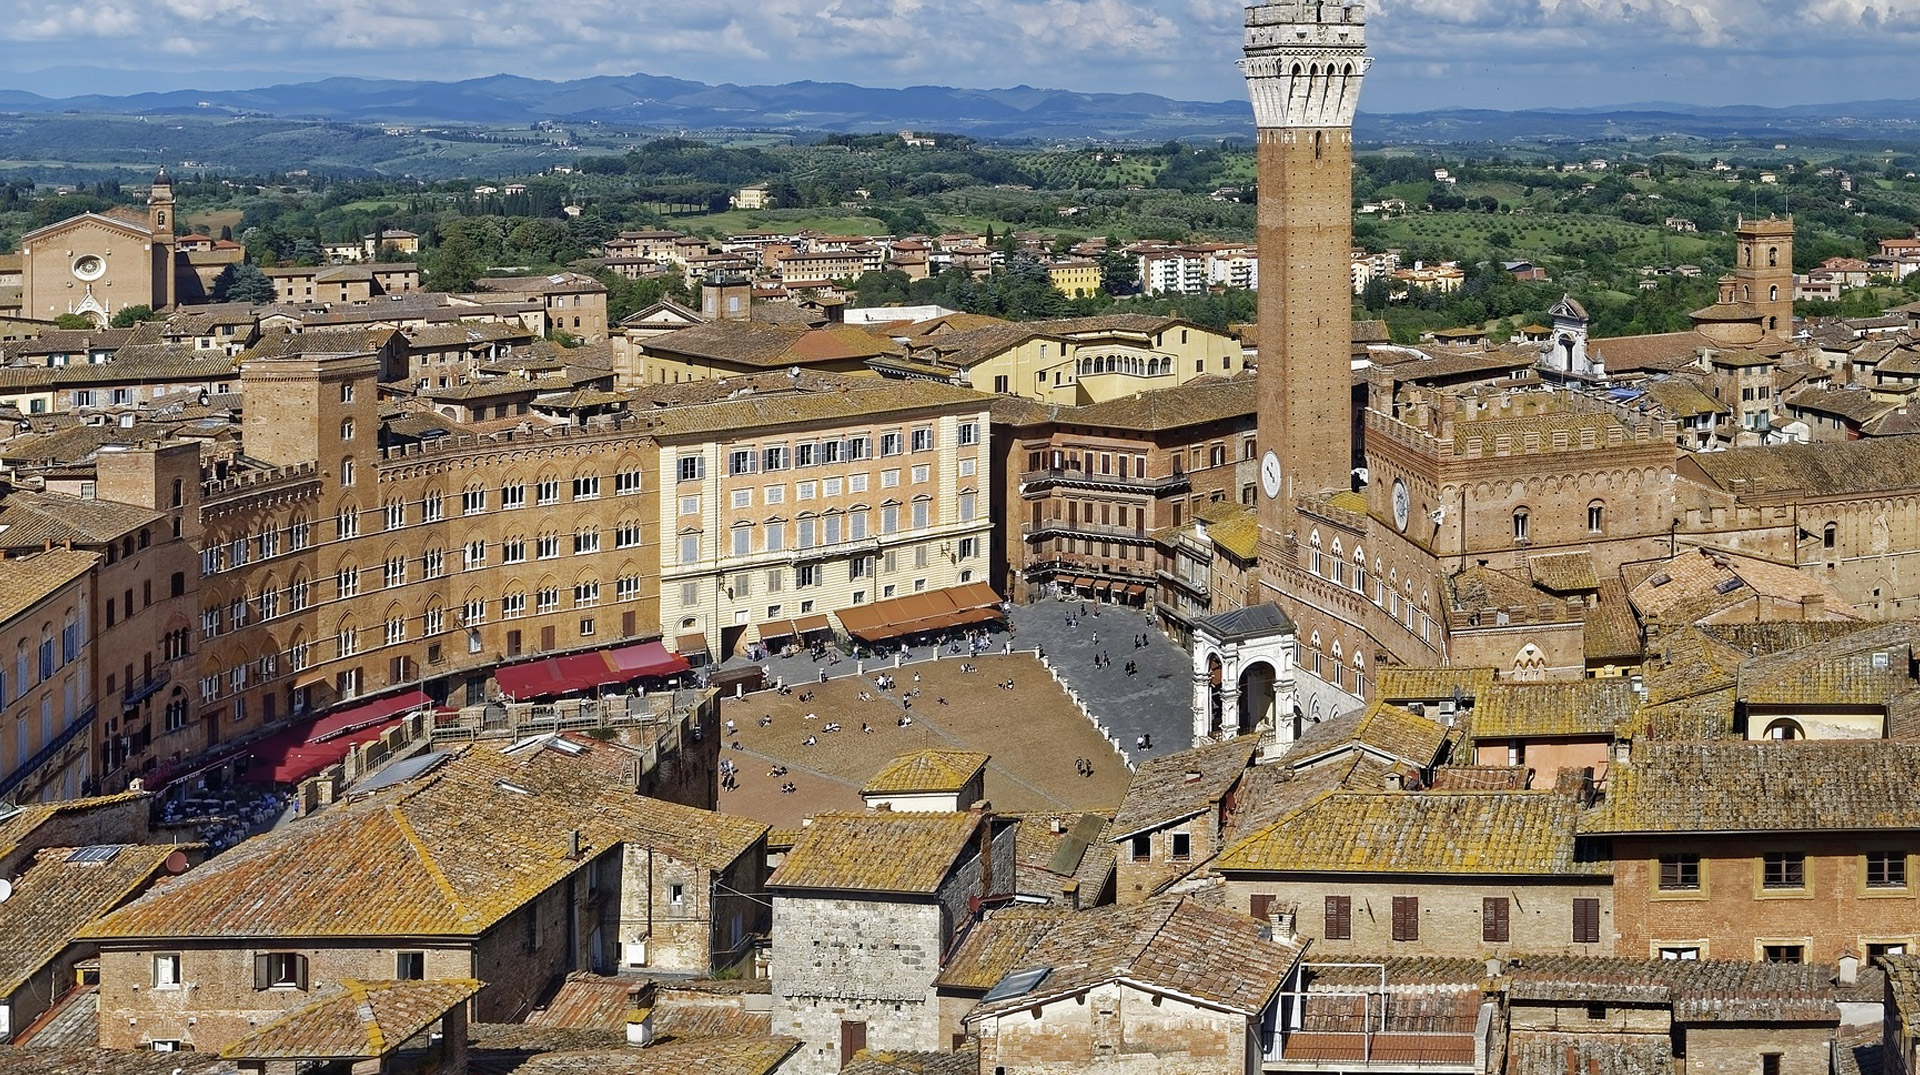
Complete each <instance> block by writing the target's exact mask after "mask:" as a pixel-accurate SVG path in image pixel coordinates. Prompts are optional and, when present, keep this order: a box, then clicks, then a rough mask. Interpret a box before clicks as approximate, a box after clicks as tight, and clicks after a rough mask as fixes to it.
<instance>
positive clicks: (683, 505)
mask: <svg viewBox="0 0 1920 1075" xmlns="http://www.w3.org/2000/svg"><path fill="white" fill-rule="evenodd" d="M680 514H682V515H698V514H700V498H699V497H697V496H683V497H681V498H680Z"/></svg>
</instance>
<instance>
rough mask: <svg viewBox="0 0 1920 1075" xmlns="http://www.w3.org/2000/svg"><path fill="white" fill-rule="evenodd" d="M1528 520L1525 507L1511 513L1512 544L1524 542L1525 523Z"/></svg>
mask: <svg viewBox="0 0 1920 1075" xmlns="http://www.w3.org/2000/svg"><path fill="white" fill-rule="evenodd" d="M1529 521H1530V517H1529V516H1528V514H1527V509H1525V508H1520V509H1518V510H1516V511H1515V512H1514V513H1513V543H1514V544H1516V545H1520V544H1524V543H1525V542H1526V540H1527V524H1528V522H1529Z"/></svg>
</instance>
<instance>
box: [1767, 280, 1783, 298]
mask: <svg viewBox="0 0 1920 1075" xmlns="http://www.w3.org/2000/svg"><path fill="white" fill-rule="evenodd" d="M1767 301H1768V302H1779V301H1780V285H1779V284H1775V285H1773V286H1772V287H1770V288H1768V289H1767Z"/></svg>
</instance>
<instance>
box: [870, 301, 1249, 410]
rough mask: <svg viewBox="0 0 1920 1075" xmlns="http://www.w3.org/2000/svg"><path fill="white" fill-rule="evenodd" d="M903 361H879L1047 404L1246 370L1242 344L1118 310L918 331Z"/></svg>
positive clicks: (1096, 399) (889, 368)
mask: <svg viewBox="0 0 1920 1075" xmlns="http://www.w3.org/2000/svg"><path fill="white" fill-rule="evenodd" d="M906 346H907V349H908V354H907V357H906V358H904V359H895V358H879V359H875V360H874V361H873V362H872V366H873V368H875V369H877V370H879V371H880V372H881V373H882V374H886V375H890V376H896V377H909V378H920V379H933V378H941V379H945V380H949V381H951V382H953V383H956V384H965V385H970V386H971V387H973V388H976V389H979V390H981V391H991V392H997V393H1000V394H1002V395H1016V396H1021V397H1023V398H1026V399H1031V400H1034V401H1036V402H1039V403H1057V404H1061V405H1063V406H1083V405H1085V404H1088V403H1103V402H1106V401H1107V400H1111V399H1120V398H1122V397H1124V396H1130V395H1133V394H1134V393H1136V392H1143V391H1146V390H1148V389H1154V388H1171V387H1173V386H1174V385H1180V384H1185V383H1187V382H1188V381H1190V380H1192V379H1194V378H1195V377H1199V376H1202V375H1205V374H1212V375H1215V376H1220V377H1231V376H1233V375H1234V374H1236V373H1238V372H1240V371H1241V370H1243V369H1245V368H1246V366H1247V359H1246V354H1245V352H1244V351H1243V350H1242V348H1241V346H1240V343H1239V341H1238V340H1236V339H1234V338H1233V337H1232V336H1229V335H1227V334H1226V333H1223V332H1216V331H1214V330H1213V329H1209V328H1205V327H1203V326H1200V325H1196V324H1194V323H1193V322H1191V321H1182V320H1180V319H1179V318H1174V317H1155V316H1151V315H1148V314H1113V315H1109V316H1106V317H1082V318H1073V319H1068V320H1060V321H1029V322H1025V323H1022V324H998V325H988V326H985V327H980V328H974V329H953V328H947V327H945V326H944V325H936V326H935V328H934V329H933V330H930V331H928V332H927V333H925V334H924V335H918V336H910V337H909V338H908V339H907V341H906Z"/></svg>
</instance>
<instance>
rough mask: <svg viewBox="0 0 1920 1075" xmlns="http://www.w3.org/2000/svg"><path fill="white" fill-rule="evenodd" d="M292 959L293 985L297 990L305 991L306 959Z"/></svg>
mask: <svg viewBox="0 0 1920 1075" xmlns="http://www.w3.org/2000/svg"><path fill="white" fill-rule="evenodd" d="M292 958H293V984H294V985H295V987H297V988H299V989H305V988H306V987H307V957H306V956H294V957H292Z"/></svg>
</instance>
